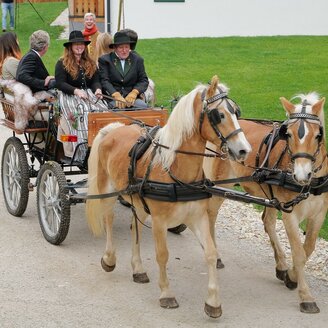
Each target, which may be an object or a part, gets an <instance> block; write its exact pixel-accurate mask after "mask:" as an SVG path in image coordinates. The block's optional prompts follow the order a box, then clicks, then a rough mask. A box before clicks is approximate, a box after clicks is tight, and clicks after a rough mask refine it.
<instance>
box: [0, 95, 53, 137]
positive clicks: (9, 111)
mask: <svg viewBox="0 0 328 328" xmlns="http://www.w3.org/2000/svg"><path fill="white" fill-rule="evenodd" d="M0 103H1V105H2V110H3V113H4V115H5V118H3V119H1V124H2V125H4V126H6V127H8V128H9V129H11V130H13V131H14V132H15V133H17V134H23V133H39V132H46V131H47V129H48V128H47V125H48V122H47V121H35V122H34V123H35V124H33V122H32V124H33V125H34V126H33V127H27V128H25V130H19V129H16V128H15V112H14V104H13V103H12V102H11V101H10V100H7V99H5V98H1V97H0ZM48 109H49V104H48V103H41V104H40V105H39V106H38V110H40V111H41V112H42V111H46V110H48Z"/></svg>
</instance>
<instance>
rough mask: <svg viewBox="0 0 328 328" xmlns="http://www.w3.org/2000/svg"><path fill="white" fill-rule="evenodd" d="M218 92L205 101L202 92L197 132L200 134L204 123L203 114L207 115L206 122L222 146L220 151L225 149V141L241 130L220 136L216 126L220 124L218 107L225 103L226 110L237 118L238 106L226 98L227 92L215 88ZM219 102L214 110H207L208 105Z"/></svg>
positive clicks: (204, 92)
mask: <svg viewBox="0 0 328 328" xmlns="http://www.w3.org/2000/svg"><path fill="white" fill-rule="evenodd" d="M217 89H218V90H219V92H220V93H218V94H216V95H215V96H213V97H211V98H208V99H205V95H206V91H207V90H206V89H205V90H204V91H203V92H202V95H201V99H202V102H203V104H204V105H203V108H202V112H201V115H200V119H199V131H200V133H202V125H203V122H204V117H205V114H206V115H207V118H208V121H209V122H210V124H211V127H212V129H213V130H214V132H215V134H216V135H217V136H218V137H219V139H220V140H221V142H222V144H221V149H223V148H224V147H226V144H227V141H228V139H229V138H231V137H233V136H235V135H237V134H238V133H240V132H243V130H242V129H241V128H239V129H236V130H234V131H232V132H231V133H230V134H229V135H227V136H226V137H224V136H223V135H222V133H221V132H220V130H219V129H218V127H217V125H218V124H220V123H221V120H222V118H223V117H222V114H220V113H219V111H218V108H219V106H220V105H221V104H222V103H223V102H224V101H225V102H226V104H227V107H228V110H229V112H230V113H231V114H235V115H236V116H237V118H239V117H240V108H239V106H238V105H237V104H236V103H235V102H234V101H233V100H232V99H230V98H229V97H228V94H227V92H223V91H222V90H221V89H220V88H217ZM218 100H221V101H220V102H219V103H218V105H217V106H216V107H215V108H212V109H210V108H208V105H210V104H213V103H214V102H216V101H218ZM229 100H230V101H232V102H233V103H234V104H235V105H236V109H235V108H233V106H232V105H231V104H230V102H229Z"/></svg>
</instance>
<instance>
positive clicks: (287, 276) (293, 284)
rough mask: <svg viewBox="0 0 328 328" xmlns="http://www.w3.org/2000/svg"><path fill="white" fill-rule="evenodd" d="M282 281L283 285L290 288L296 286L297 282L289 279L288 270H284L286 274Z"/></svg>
mask: <svg viewBox="0 0 328 328" xmlns="http://www.w3.org/2000/svg"><path fill="white" fill-rule="evenodd" d="M284 283H285V286H286V287H287V288H288V289H290V290H293V289H295V288H297V282H294V281H292V280H290V278H289V275H288V272H286V275H285V278H284Z"/></svg>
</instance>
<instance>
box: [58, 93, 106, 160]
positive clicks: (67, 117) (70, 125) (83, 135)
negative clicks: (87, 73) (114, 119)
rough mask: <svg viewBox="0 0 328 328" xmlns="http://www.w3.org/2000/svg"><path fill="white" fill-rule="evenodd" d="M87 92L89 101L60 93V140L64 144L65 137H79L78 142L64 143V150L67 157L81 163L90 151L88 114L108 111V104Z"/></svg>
mask: <svg viewBox="0 0 328 328" xmlns="http://www.w3.org/2000/svg"><path fill="white" fill-rule="evenodd" d="M86 92H87V94H88V99H81V98H80V97H78V96H75V95H68V94H65V93H63V92H60V93H59V106H60V122H59V126H58V140H59V141H61V142H63V140H64V138H63V137H64V136H65V135H66V136H67V135H73V136H76V137H77V142H63V148H64V154H65V156H67V157H71V158H73V159H74V161H79V162H84V160H85V157H86V154H87V150H88V113H89V112H103V111H107V110H108V107H107V105H106V103H105V102H103V101H102V100H99V99H98V98H97V97H96V96H95V95H94V93H93V92H92V91H91V90H90V89H88V90H86Z"/></svg>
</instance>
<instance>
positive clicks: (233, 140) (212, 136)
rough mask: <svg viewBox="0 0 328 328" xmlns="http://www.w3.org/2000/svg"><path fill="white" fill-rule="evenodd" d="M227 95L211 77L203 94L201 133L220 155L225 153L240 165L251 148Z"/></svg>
mask: <svg viewBox="0 0 328 328" xmlns="http://www.w3.org/2000/svg"><path fill="white" fill-rule="evenodd" d="M228 91H229V89H228V88H227V87H226V86H225V85H224V84H220V83H219V78H218V77H217V76H216V75H215V76H213V77H212V80H211V82H210V84H209V87H208V88H207V89H205V90H203V93H202V95H201V100H202V102H203V109H202V113H201V117H200V133H201V135H202V137H203V138H204V139H206V140H208V141H210V142H212V143H214V144H216V145H217V146H219V147H220V148H221V150H222V151H223V152H228V153H229V155H230V157H231V158H232V159H234V160H238V161H243V160H245V159H246V158H247V155H248V154H249V152H250V151H251V146H250V144H249V142H248V141H247V140H246V137H245V135H244V132H243V131H242V129H241V128H240V125H239V123H238V117H239V116H240V109H239V106H238V105H237V104H236V103H235V102H234V101H233V100H232V99H230V98H229V97H228Z"/></svg>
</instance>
